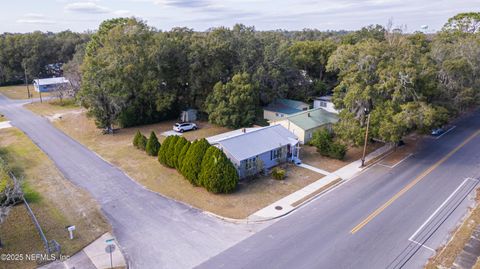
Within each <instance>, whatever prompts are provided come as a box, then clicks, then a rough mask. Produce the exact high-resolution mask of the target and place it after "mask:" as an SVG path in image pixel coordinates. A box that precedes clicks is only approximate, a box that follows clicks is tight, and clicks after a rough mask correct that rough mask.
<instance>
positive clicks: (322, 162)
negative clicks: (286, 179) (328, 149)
mask: <svg viewBox="0 0 480 269" xmlns="http://www.w3.org/2000/svg"><path fill="white" fill-rule="evenodd" d="M382 146H383V144H382V143H371V144H369V145H367V154H368V153H370V152H373V151H375V150H376V149H378V148H380V147H382ZM362 154H363V147H349V148H348V150H347V154H346V155H345V158H344V159H343V160H336V159H332V158H328V157H325V156H322V155H320V153H318V152H317V148H316V147H314V146H309V145H304V146H303V147H302V149H301V150H300V159H301V160H302V162H303V163H305V164H309V165H312V166H314V167H318V168H320V169H323V170H325V171H328V172H334V171H336V170H338V169H340V168H342V167H344V166H345V165H347V164H349V163H351V162H354V161H356V160H359V159H361V158H362Z"/></svg>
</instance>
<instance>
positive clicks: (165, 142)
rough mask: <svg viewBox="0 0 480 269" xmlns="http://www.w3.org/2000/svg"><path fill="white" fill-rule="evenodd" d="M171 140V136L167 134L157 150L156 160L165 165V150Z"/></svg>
mask: <svg viewBox="0 0 480 269" xmlns="http://www.w3.org/2000/svg"><path fill="white" fill-rule="evenodd" d="M171 141H172V136H167V138H165V140H163V143H162V146H161V147H160V150H159V151H158V161H159V162H160V163H161V164H163V165H165V166H166V165H167V159H166V156H167V155H166V151H167V148H168V145H170V142H171Z"/></svg>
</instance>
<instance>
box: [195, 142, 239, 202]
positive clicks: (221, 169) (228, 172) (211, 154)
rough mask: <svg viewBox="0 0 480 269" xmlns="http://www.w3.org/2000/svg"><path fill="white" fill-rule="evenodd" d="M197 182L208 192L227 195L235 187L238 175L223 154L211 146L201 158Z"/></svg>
mask: <svg viewBox="0 0 480 269" xmlns="http://www.w3.org/2000/svg"><path fill="white" fill-rule="evenodd" d="M198 181H199V184H200V185H201V186H203V187H205V189H207V190H208V191H209V192H213V193H229V192H232V191H233V190H235V188H236V187H237V184H238V173H237V170H236V169H235V167H234V166H233V164H232V162H231V161H230V160H229V159H228V158H227V156H226V155H225V153H223V152H222V151H221V150H219V149H218V148H216V147H213V146H211V147H210V148H208V150H207V152H206V153H205V156H204V157H203V160H202V170H201V172H200V175H199V177H198Z"/></svg>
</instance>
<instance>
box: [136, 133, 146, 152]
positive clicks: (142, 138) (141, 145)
mask: <svg viewBox="0 0 480 269" xmlns="http://www.w3.org/2000/svg"><path fill="white" fill-rule="evenodd" d="M147 142H148V141H147V137H146V136H144V135H143V134H142V135H141V136H140V138H139V139H138V149H141V150H143V151H145V150H146V149H147Z"/></svg>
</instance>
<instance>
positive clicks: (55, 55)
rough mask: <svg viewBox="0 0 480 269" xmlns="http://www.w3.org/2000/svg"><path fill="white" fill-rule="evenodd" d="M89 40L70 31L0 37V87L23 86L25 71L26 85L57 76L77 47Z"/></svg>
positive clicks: (87, 36)
mask: <svg viewBox="0 0 480 269" xmlns="http://www.w3.org/2000/svg"><path fill="white" fill-rule="evenodd" d="M89 36H90V35H89V34H78V33H73V32H71V31H64V32H60V33H56V34H54V33H42V32H39V31H37V32H33V33H28V34H10V33H4V34H1V35H0V85H7V84H18V83H24V81H25V71H26V73H27V77H28V80H29V82H31V80H33V79H36V78H44V77H51V76H53V75H58V73H57V72H58V71H60V72H61V65H62V64H63V63H66V62H68V61H70V60H71V59H72V57H73V54H74V53H75V51H76V50H77V46H79V45H81V44H84V43H86V42H87V41H88V40H89Z"/></svg>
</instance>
